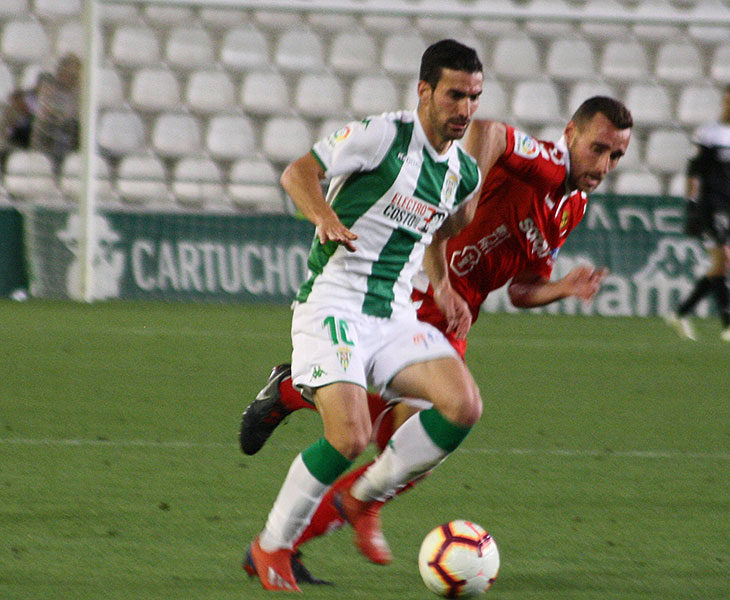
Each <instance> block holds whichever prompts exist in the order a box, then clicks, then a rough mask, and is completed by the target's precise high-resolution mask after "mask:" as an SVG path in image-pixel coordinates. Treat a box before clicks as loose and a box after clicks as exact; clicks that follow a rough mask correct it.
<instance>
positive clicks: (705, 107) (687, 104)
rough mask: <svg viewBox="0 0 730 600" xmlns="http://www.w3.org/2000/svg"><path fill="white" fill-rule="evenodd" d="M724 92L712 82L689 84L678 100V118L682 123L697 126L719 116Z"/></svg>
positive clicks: (683, 89)
mask: <svg viewBox="0 0 730 600" xmlns="http://www.w3.org/2000/svg"><path fill="white" fill-rule="evenodd" d="M721 98H722V94H721V93H720V90H719V89H718V88H716V87H715V86H713V85H710V84H704V83H702V84H699V85H688V86H685V87H683V88H682V90H681V91H680V93H679V99H678V100H677V119H679V122H680V124H682V125H689V126H697V125H700V124H701V123H705V122H707V121H712V120H714V119H716V118H717V117H718V116H719V111H720V104H721Z"/></svg>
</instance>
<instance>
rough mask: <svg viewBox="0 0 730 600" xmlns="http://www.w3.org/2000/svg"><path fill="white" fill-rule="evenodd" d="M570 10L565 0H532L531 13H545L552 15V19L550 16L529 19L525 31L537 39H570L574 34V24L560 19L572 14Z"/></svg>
mask: <svg viewBox="0 0 730 600" xmlns="http://www.w3.org/2000/svg"><path fill="white" fill-rule="evenodd" d="M570 10H571V9H570V7H569V6H568V4H567V2H566V1H564V0H532V1H531V3H530V11H533V12H541V11H544V12H545V13H547V14H549V15H552V18H551V17H549V16H541V17H538V18H528V19H526V20H525V31H526V32H527V33H529V35H530V37H533V38H536V39H539V38H546V39H555V40H557V39H559V38H570V37H571V35H572V34H573V33H574V28H573V23H572V22H571V21H567V20H564V19H561V18H560V17H565V16H567V15H569V14H571V12H570Z"/></svg>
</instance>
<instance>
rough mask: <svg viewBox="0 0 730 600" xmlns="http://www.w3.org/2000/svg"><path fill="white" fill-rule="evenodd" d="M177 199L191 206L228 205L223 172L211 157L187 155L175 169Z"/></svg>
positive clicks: (175, 193) (210, 206)
mask: <svg viewBox="0 0 730 600" xmlns="http://www.w3.org/2000/svg"><path fill="white" fill-rule="evenodd" d="M172 193H173V196H174V198H175V201H176V202H177V203H178V204H181V205H182V206H185V207H189V208H203V207H206V208H208V209H214V208H224V207H226V197H225V193H224V190H223V180H222V177H221V172H220V170H219V169H218V167H217V166H216V164H215V163H214V162H213V161H212V160H211V159H209V158H201V157H185V158H182V159H180V160H179V161H178V162H177V163H176V164H175V168H174V169H173V180H172Z"/></svg>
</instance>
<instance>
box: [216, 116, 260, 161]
mask: <svg viewBox="0 0 730 600" xmlns="http://www.w3.org/2000/svg"><path fill="white" fill-rule="evenodd" d="M205 146H206V148H207V150H208V152H209V153H210V155H211V156H212V157H213V158H216V159H219V160H235V159H237V158H240V157H242V156H248V155H250V154H251V153H252V152H253V150H254V148H255V146H256V135H255V133H254V128H253V125H252V124H251V120H250V119H248V118H247V117H243V116H239V115H215V116H213V117H212V118H211V119H210V122H209V123H208V130H207V132H206V136H205Z"/></svg>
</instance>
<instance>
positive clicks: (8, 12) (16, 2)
mask: <svg viewBox="0 0 730 600" xmlns="http://www.w3.org/2000/svg"><path fill="white" fill-rule="evenodd" d="M28 12H29V8H28V0H3V2H0V21H4V20H6V19H8V20H9V19H11V18H13V17H25V16H27V15H28Z"/></svg>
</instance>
